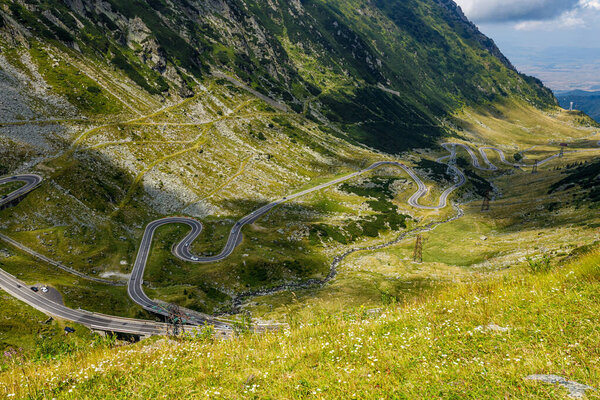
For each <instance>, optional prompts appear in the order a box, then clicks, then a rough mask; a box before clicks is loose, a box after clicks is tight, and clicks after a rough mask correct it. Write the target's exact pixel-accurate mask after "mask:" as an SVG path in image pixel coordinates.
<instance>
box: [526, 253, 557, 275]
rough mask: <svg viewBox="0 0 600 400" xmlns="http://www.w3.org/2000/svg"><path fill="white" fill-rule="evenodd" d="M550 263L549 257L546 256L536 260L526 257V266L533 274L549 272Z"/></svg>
mask: <svg viewBox="0 0 600 400" xmlns="http://www.w3.org/2000/svg"><path fill="white" fill-rule="evenodd" d="M550 261H551V260H550V256H548V255H544V256H543V257H542V258H538V259H534V258H532V257H527V264H528V265H529V270H530V271H531V272H532V273H534V274H537V273H540V272H548V271H550V269H551V268H552V265H551V264H550Z"/></svg>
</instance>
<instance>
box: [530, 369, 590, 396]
mask: <svg viewBox="0 0 600 400" xmlns="http://www.w3.org/2000/svg"><path fill="white" fill-rule="evenodd" d="M525 379H527V380H530V381H540V382H544V383H550V384H553V385H560V386H562V387H564V388H566V389H567V390H568V391H569V397H571V398H573V399H582V398H584V397H585V392H586V390H596V389H594V388H593V387H591V386H588V385H584V384H581V383H577V382H573V381H568V380H566V379H565V378H563V377H562V376H558V375H529V376H527V377H525Z"/></svg>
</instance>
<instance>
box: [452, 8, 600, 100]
mask: <svg viewBox="0 0 600 400" xmlns="http://www.w3.org/2000/svg"><path fill="white" fill-rule="evenodd" d="M455 1H456V2H457V3H458V4H459V5H460V6H461V7H462V9H463V11H464V12H465V14H467V16H468V17H469V18H470V19H471V20H472V21H473V22H475V23H476V24H477V25H478V26H479V28H480V29H481V31H482V32H483V33H485V34H486V35H488V36H490V37H491V38H492V39H494V40H495V41H496V43H497V44H498V46H499V47H500V49H501V50H502V51H503V52H504V54H506V55H507V56H508V58H510V59H511V61H512V62H513V64H515V66H516V67H517V69H519V70H520V71H522V72H525V73H528V74H530V75H535V76H537V77H539V78H541V79H542V80H543V81H544V82H545V83H546V84H547V85H548V86H549V87H551V88H552V89H555V90H569V89H584V90H600V0H455Z"/></svg>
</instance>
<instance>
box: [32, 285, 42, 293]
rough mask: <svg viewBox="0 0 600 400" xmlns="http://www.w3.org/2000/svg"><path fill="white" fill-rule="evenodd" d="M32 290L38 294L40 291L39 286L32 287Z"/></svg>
mask: <svg viewBox="0 0 600 400" xmlns="http://www.w3.org/2000/svg"><path fill="white" fill-rule="evenodd" d="M31 290H33V291H34V292H36V293H37V292H38V291H39V290H40V289H38V288H37V286H32V287H31Z"/></svg>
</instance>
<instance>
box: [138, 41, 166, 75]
mask: <svg viewBox="0 0 600 400" xmlns="http://www.w3.org/2000/svg"><path fill="white" fill-rule="evenodd" d="M142 49H143V55H142V61H144V63H145V64H146V65H148V66H150V67H151V68H152V69H154V70H156V71H158V72H160V73H161V74H162V73H164V72H165V70H166V68H167V55H166V53H165V51H164V50H163V48H162V47H160V45H159V44H158V42H157V41H156V40H154V39H153V38H148V39H146V40H145V41H144V42H143V43H142Z"/></svg>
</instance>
